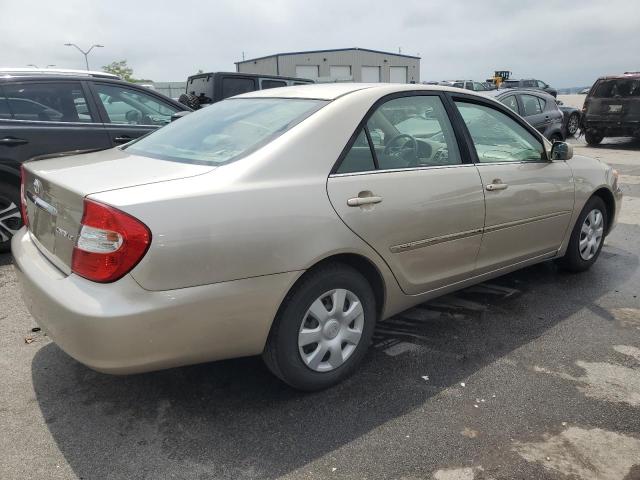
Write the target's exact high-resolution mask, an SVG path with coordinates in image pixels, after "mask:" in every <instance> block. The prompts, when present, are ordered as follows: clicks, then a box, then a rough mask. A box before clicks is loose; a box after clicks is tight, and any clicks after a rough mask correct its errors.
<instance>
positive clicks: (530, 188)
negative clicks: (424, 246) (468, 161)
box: [455, 99, 574, 273]
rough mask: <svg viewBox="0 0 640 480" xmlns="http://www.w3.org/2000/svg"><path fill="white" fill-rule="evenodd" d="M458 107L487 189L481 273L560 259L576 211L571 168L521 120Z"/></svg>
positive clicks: (467, 104) (471, 104)
mask: <svg viewBox="0 0 640 480" xmlns="http://www.w3.org/2000/svg"><path fill="white" fill-rule="evenodd" d="M455 104H456V106H457V108H458V111H459V112H460V115H461V116H462V119H463V121H464V123H465V125H466V127H467V131H468V132H469V136H470V137H471V140H472V142H473V144H474V146H475V150H476V154H477V160H478V161H477V163H476V165H477V167H478V171H479V172H480V176H481V178H482V183H483V185H484V189H485V205H486V220H485V228H484V235H483V238H482V247H481V249H480V254H479V255H478V262H477V268H478V273H484V272H487V271H491V270H495V269H497V268H501V267H504V266H508V265H511V264H515V263H518V262H520V261H525V260H528V259H532V258H536V257H544V256H546V255H548V256H551V255H553V254H555V252H556V251H557V250H558V249H559V248H560V246H561V243H562V240H563V238H564V236H565V232H566V229H567V227H568V226H569V221H570V219H571V213H572V211H573V203H574V184H573V175H572V172H571V169H570V168H569V166H568V165H567V164H566V162H564V161H550V160H548V159H547V153H546V149H545V144H544V142H543V141H542V140H541V139H540V138H539V137H538V136H536V135H534V134H533V133H531V132H530V131H529V130H528V129H527V128H526V127H525V126H524V125H521V124H520V123H519V121H517V120H516V119H515V118H512V117H511V116H509V115H507V114H506V113H504V112H502V111H500V110H498V109H497V108H494V107H493V106H489V105H487V104H483V103H478V102H477V101H472V100H467V101H465V100H464V99H458V100H456V101H455Z"/></svg>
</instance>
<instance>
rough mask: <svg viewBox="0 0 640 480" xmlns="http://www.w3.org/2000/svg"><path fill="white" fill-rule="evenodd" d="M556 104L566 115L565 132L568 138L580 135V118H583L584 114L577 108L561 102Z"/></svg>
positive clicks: (557, 101) (558, 101)
mask: <svg viewBox="0 0 640 480" xmlns="http://www.w3.org/2000/svg"><path fill="white" fill-rule="evenodd" d="M556 103H557V104H558V108H559V109H560V111H561V112H562V114H563V115H564V131H565V134H566V136H567V137H572V136H574V135H575V134H576V133H578V128H580V117H581V116H582V112H581V111H580V109H578V108H576V107H570V106H568V105H565V104H564V103H562V101H561V100H556Z"/></svg>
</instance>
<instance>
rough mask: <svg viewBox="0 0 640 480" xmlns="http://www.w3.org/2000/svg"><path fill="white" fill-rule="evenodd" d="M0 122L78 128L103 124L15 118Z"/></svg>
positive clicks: (0, 120) (4, 119)
mask: <svg viewBox="0 0 640 480" xmlns="http://www.w3.org/2000/svg"><path fill="white" fill-rule="evenodd" d="M0 122H2V123H4V122H16V123H20V124H22V123H37V124H39V125H40V124H42V125H52V124H53V125H79V126H85V125H97V126H102V125H103V124H102V123H100V122H56V121H53V120H20V119H16V118H3V119H0Z"/></svg>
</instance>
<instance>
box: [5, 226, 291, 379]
mask: <svg viewBox="0 0 640 480" xmlns="http://www.w3.org/2000/svg"><path fill="white" fill-rule="evenodd" d="M12 250H13V256H14V258H15V266H16V271H17V275H18V278H19V282H20V285H21V289H22V294H23V297H24V300H25V303H26V305H27V307H28V309H29V311H30V312H31V314H32V315H33V317H34V318H35V319H36V321H37V322H38V324H39V325H40V326H41V327H42V328H43V330H44V331H45V332H47V334H48V335H49V336H50V337H51V339H52V340H53V341H54V342H56V343H57V344H58V346H59V347H60V348H62V350H64V351H65V352H67V353H68V354H69V355H70V356H72V357H73V358H75V359H76V360H78V361H79V362H81V363H83V364H85V365H87V366H89V367H91V368H93V369H95V370H98V371H102V372H105V373H116V374H127V373H137V372H144V371H150V370H159V369H163V368H169V367H175V366H180V365H187V364H193V363H200V362H206V361H212V360H220V359H224V358H232V357H240V356H247V355H256V354H259V353H261V352H262V350H263V348H264V344H265V341H266V339H267V335H268V333H269V329H270V328H271V323H272V321H273V318H274V317H275V314H276V312H277V310H278V307H279V305H280V303H281V301H282V299H283V298H284V297H285V295H286V293H287V291H288V290H289V288H290V287H291V285H293V283H294V282H295V280H296V279H297V278H298V276H299V272H287V273H280V274H275V275H267V276H262V277H254V278H248V279H242V280H235V281H230V282H221V283H216V284H212V285H203V286H196V287H189V288H182V289H178V290H168V291H160V292H151V291H148V290H144V289H143V288H142V287H140V285H139V284H138V283H136V281H135V280H134V279H133V278H132V277H131V276H130V275H126V276H125V277H123V278H122V279H121V280H119V281H117V282H114V283H109V284H99V283H94V282H90V281H88V280H86V279H84V278H82V277H79V276H77V275H73V274H72V275H69V276H66V275H65V274H63V273H62V272H60V271H59V270H58V269H57V268H56V267H55V266H54V265H53V264H52V263H51V262H49V260H47V259H46V258H45V257H44V256H43V255H42V254H41V253H40V251H39V250H38V248H37V247H36V246H35V244H34V243H33V241H32V240H31V238H30V234H29V233H28V232H27V230H26V229H24V228H23V229H22V230H20V231H19V232H18V234H17V235H15V236H14V238H13V242H12Z"/></svg>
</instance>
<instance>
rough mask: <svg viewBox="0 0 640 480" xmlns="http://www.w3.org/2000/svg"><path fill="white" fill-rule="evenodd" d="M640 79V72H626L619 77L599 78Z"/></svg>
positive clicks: (607, 77) (606, 77)
mask: <svg viewBox="0 0 640 480" xmlns="http://www.w3.org/2000/svg"><path fill="white" fill-rule="evenodd" d="M637 78H640V72H625V73H623V74H618V75H606V76H604V77H600V78H598V80H629V79H637Z"/></svg>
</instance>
